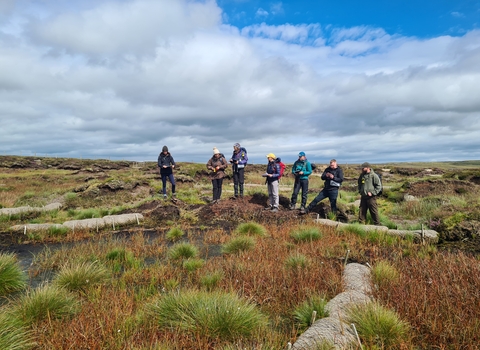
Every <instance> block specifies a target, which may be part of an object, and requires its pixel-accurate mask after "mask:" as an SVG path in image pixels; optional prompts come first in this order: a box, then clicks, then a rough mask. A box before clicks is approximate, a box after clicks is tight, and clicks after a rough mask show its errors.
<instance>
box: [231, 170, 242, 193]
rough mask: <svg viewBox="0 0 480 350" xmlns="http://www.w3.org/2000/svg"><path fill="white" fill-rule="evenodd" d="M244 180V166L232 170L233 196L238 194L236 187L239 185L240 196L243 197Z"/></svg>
mask: <svg viewBox="0 0 480 350" xmlns="http://www.w3.org/2000/svg"><path fill="white" fill-rule="evenodd" d="M244 182H245V168H238V169H236V171H234V172H233V191H234V193H235V197H237V196H238V187H240V196H242V197H243V183H244Z"/></svg>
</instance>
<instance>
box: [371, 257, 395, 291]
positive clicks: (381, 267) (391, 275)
mask: <svg viewBox="0 0 480 350" xmlns="http://www.w3.org/2000/svg"><path fill="white" fill-rule="evenodd" d="M399 277H400V273H399V272H398V270H397V269H396V268H395V267H394V266H393V265H392V264H390V263H389V262H388V261H385V260H381V261H378V262H377V263H376V264H375V265H374V266H373V269H372V280H373V283H375V284H376V285H378V286H384V285H388V284H389V283H391V282H395V281H397V280H398V279H399Z"/></svg>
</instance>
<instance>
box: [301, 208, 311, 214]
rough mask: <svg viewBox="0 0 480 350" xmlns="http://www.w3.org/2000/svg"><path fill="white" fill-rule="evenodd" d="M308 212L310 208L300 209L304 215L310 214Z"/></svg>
mask: <svg viewBox="0 0 480 350" xmlns="http://www.w3.org/2000/svg"><path fill="white" fill-rule="evenodd" d="M308 212H309V209H308V208H301V209H300V214H302V215H305V214H308Z"/></svg>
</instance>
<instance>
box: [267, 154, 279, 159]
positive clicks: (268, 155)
mask: <svg viewBox="0 0 480 350" xmlns="http://www.w3.org/2000/svg"><path fill="white" fill-rule="evenodd" d="M267 158H273V159H277V157H275V154H273V153H269V154H267Z"/></svg>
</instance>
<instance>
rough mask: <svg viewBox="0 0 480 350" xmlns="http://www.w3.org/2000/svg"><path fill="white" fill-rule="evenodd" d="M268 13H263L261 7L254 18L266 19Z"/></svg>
mask: <svg viewBox="0 0 480 350" xmlns="http://www.w3.org/2000/svg"><path fill="white" fill-rule="evenodd" d="M268 14H269V13H268V12H267V11H265V10H264V9H262V8H261V7H260V8H259V9H258V10H257V12H256V13H255V16H256V17H268Z"/></svg>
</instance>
